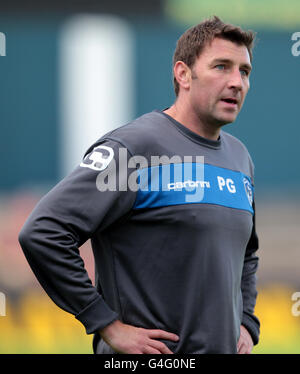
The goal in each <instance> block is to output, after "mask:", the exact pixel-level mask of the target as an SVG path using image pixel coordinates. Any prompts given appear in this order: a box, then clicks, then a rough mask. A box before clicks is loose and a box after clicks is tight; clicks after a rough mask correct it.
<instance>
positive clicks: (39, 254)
mask: <svg viewBox="0 0 300 374" xmlns="http://www.w3.org/2000/svg"><path fill="white" fill-rule="evenodd" d="M121 148H122V149H121ZM120 149H121V150H122V151H123V153H122V155H123V158H124V155H125V154H126V157H127V156H128V155H130V154H129V153H128V150H127V149H126V148H124V147H123V146H122V145H121V144H119V143H118V142H116V141H112V140H100V141H98V142H97V143H95V144H94V145H93V146H92V147H91V148H90V149H89V150H88V151H87V153H86V154H85V157H84V158H83V160H82V162H81V164H80V166H78V167H77V168H75V170H74V171H73V172H72V173H71V174H70V175H69V176H67V177H66V178H64V179H63V180H62V181H61V182H60V183H58V184H57V185H56V186H55V187H54V188H53V189H52V190H51V191H50V192H48V194H46V195H45V196H44V197H43V198H42V199H41V200H40V201H39V203H38V204H37V206H36V207H35V209H34V210H33V212H32V213H31V215H30V216H29V217H28V219H27V221H26V222H25V224H24V226H23V228H22V230H21V232H20V234H19V242H20V245H21V247H22V250H23V252H24V254H25V257H26V259H27V261H28V263H29V265H30V267H31V269H32V271H33V272H34V274H35V276H36V277H37V279H38V281H39V282H40V284H41V286H42V287H43V288H44V289H45V291H46V293H47V294H48V295H49V297H50V298H51V299H52V300H53V301H54V302H55V303H56V304H57V305H58V306H59V307H60V308H62V309H63V310H65V311H67V312H69V313H72V314H73V315H75V317H76V318H77V319H78V320H79V321H80V322H81V323H82V324H83V325H84V327H85V329H86V332H87V334H92V333H94V332H96V331H97V330H99V329H101V328H103V327H105V326H106V325H108V324H110V323H111V322H113V321H114V320H116V319H117V318H118V314H117V313H116V312H115V311H113V310H111V309H110V307H109V306H108V305H107V303H106V302H105V301H104V299H103V298H102V296H101V295H100V294H99V293H98V291H97V290H96V288H95V287H94V286H93V285H92V282H91V280H90V278H89V276H88V273H87V271H86V270H85V268H84V262H83V259H82V257H81V256H80V253H79V247H80V246H81V245H82V244H83V243H84V242H85V241H86V240H88V239H89V238H90V237H92V236H93V234H94V233H95V232H97V233H99V232H100V234H101V231H102V230H104V229H105V228H106V227H108V226H109V225H111V224H112V223H114V222H116V220H118V219H119V218H121V217H123V216H124V215H126V214H127V213H128V212H129V211H130V210H131V208H132V206H133V204H134V201H135V192H133V191H130V190H127V189H126V188H124V183H127V179H126V178H127V171H128V170H124V160H123V159H122V160H121V157H120V156H119V155H121V151H120ZM124 150H125V151H124ZM124 152H125V153H124ZM121 164H122V168H121ZM126 165H127V163H126ZM104 176H105V178H104ZM104 179H105V180H107V179H108V183H110V185H109V188H108V187H107V185H106V186H103V184H104V182H103V181H104ZM121 184H123V188H118V185H121ZM104 187H106V188H104Z"/></svg>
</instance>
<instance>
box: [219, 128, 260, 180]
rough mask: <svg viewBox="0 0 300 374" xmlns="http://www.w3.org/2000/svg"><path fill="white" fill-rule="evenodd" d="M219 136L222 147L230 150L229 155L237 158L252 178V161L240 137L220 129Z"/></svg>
mask: <svg viewBox="0 0 300 374" xmlns="http://www.w3.org/2000/svg"><path fill="white" fill-rule="evenodd" d="M221 137H222V142H223V144H224V147H225V148H227V149H228V150H229V151H230V153H231V156H232V157H233V158H234V159H236V160H239V161H240V162H241V163H242V164H243V169H244V170H245V171H247V170H248V172H247V173H246V174H250V176H251V177H252V178H253V175H254V163H253V161H252V157H251V155H250V153H249V151H248V149H247V147H246V146H245V144H244V143H243V142H242V141H241V140H240V139H238V138H236V137H235V136H233V135H231V134H229V133H228V132H226V131H223V130H222V131H221Z"/></svg>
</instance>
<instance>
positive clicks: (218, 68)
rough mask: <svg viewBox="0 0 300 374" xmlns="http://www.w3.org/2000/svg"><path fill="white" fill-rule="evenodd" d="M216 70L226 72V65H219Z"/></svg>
mask: <svg viewBox="0 0 300 374" xmlns="http://www.w3.org/2000/svg"><path fill="white" fill-rule="evenodd" d="M215 68H216V69H217V70H224V69H225V65H224V64H219V65H216V66H215Z"/></svg>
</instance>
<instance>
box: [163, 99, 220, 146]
mask: <svg viewBox="0 0 300 374" xmlns="http://www.w3.org/2000/svg"><path fill="white" fill-rule="evenodd" d="M186 108H188V107H187V106H186V105H181V104H180V103H179V102H175V103H174V104H173V105H172V106H171V107H170V108H168V109H167V110H165V111H164V112H165V113H166V114H168V115H169V116H171V117H172V118H174V119H175V120H176V121H177V122H179V123H181V124H182V125H183V126H185V127H187V128H188V129H189V130H191V131H193V132H195V133H196V134H198V135H200V136H202V137H203V138H206V139H210V140H218V138H219V136H220V127H219V126H213V125H211V124H209V123H205V122H204V121H201V119H200V118H198V117H197V116H196V115H195V114H193V111H192V110H190V109H186Z"/></svg>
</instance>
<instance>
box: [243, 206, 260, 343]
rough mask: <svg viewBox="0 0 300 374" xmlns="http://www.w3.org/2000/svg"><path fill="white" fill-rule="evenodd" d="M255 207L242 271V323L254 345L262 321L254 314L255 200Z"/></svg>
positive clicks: (255, 262)
mask: <svg viewBox="0 0 300 374" xmlns="http://www.w3.org/2000/svg"><path fill="white" fill-rule="evenodd" d="M253 209H254V215H253V227H252V233H251V236H250V239H249V242H248V244H247V247H246V253H245V258H244V266H243V272H242V281H241V290H242V297H243V317H242V325H243V326H245V327H246V329H247V330H248V332H249V333H250V335H251V337H252V340H253V343H254V345H256V344H257V343H258V340H259V333H260V322H259V320H258V318H257V317H256V316H255V315H254V308H255V304H256V297H257V290H256V272H257V268H258V257H257V256H256V251H257V250H258V237H257V234H256V228H255V202H254V201H253Z"/></svg>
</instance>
